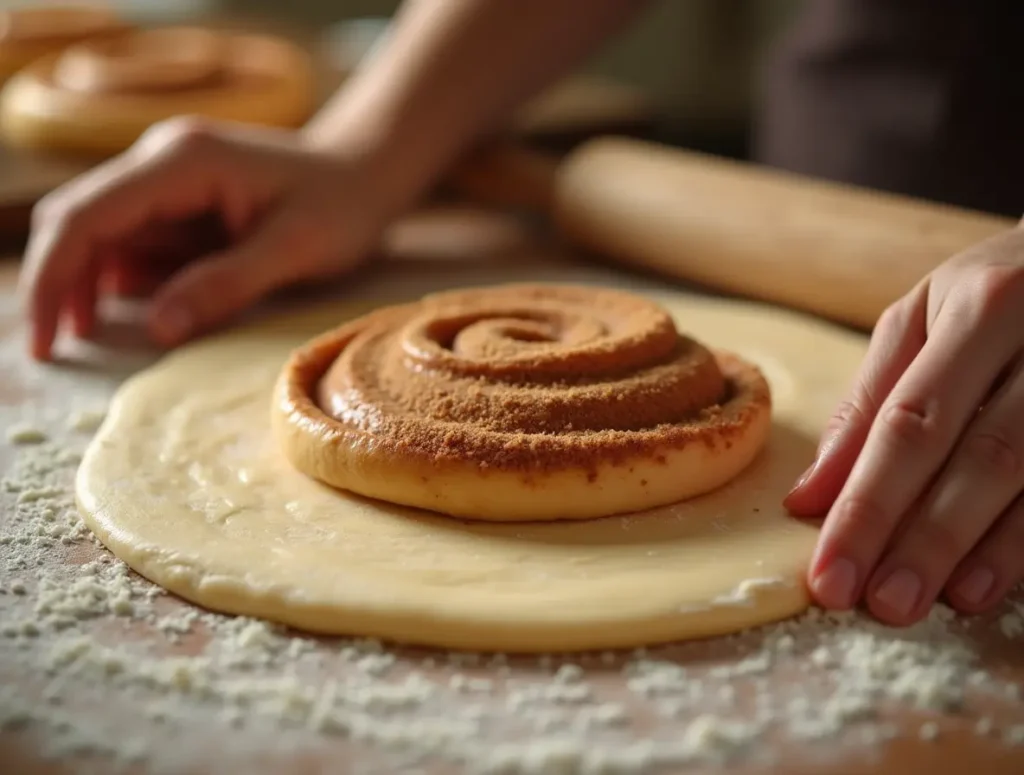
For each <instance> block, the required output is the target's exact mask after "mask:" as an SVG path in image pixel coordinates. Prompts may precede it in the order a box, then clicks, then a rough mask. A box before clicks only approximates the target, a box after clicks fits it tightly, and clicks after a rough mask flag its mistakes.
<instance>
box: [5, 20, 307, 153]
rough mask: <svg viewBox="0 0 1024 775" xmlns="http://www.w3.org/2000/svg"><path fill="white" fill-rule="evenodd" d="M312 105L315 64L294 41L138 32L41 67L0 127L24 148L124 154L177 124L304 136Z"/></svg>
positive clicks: (204, 32)
mask: <svg viewBox="0 0 1024 775" xmlns="http://www.w3.org/2000/svg"><path fill="white" fill-rule="evenodd" d="M314 98H315V93H314V79H313V68H312V64H311V61H310V58H309V56H308V55H307V54H305V53H304V52H303V51H301V50H300V49H299V48H298V47H296V46H294V45H293V44H291V43H290V42H288V41H285V40H282V39H279V38H276V37H272V36H266V35H249V34H240V33H230V32H222V31H217V30H208V29H202V28H191V27H180V28H166V29H155V30H141V31H136V30H132V31H129V32H126V33H123V34H120V35H114V36H106V37H103V38H94V39H90V40H87V41H84V42H80V43H77V44H74V45H71V46H67V47H65V48H62V49H61V50H60V51H59V52H56V53H53V54H51V55H49V56H46V57H43V58H41V59H38V60H36V61H34V62H33V63H32V64H31V65H29V66H28V67H26V68H25V69H23V70H22V71H21V72H19V73H18V74H17V75H16V76H15V77H13V78H12V79H11V80H10V82H9V83H8V84H7V86H6V88H5V89H4V92H3V96H2V103H0V118H2V121H3V131H4V134H5V137H6V139H7V140H8V142H10V143H11V144H13V145H16V146H21V147H30V148H42V149H57V150H71V151H87V152H97V153H116V152H118V151H121V150H123V149H124V148H127V147H128V146H129V145H131V144H132V143H133V142H134V141H135V140H136V139H138V137H139V136H140V135H141V134H142V133H143V132H144V131H145V130H146V129H147V128H148V127H149V126H151V125H152V124H154V123H156V122H158V121H161V120H163V119H166V118H170V117H173V116H179V115H197V116H206V117H210V118H219V119H224V120H232V121H241V122H247V123H255V124H263V125H270V126H286V127H291V126H298V125H301V124H302V123H303V122H304V121H305V120H306V119H307V118H308V117H309V115H310V113H311V112H312V110H313V108H314Z"/></svg>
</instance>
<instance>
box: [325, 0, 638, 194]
mask: <svg viewBox="0 0 1024 775" xmlns="http://www.w3.org/2000/svg"><path fill="white" fill-rule="evenodd" d="M645 5H646V0H554V1H552V0H406V2H405V3H404V5H403V6H402V7H401V8H400V10H399V12H398V14H397V15H396V18H395V21H394V23H393V29H392V30H391V32H390V33H389V37H388V40H387V41H386V42H385V43H384V45H383V46H382V47H381V48H379V49H378V51H377V52H376V54H375V55H374V56H373V58H372V60H371V61H369V62H368V63H367V65H366V66H365V67H363V68H361V69H360V70H359V71H357V73H356V74H355V75H354V76H353V78H352V79H351V80H350V81H349V83H348V84H346V85H345V86H344V87H343V88H342V89H341V90H340V91H339V93H338V94H336V95H335V96H334V97H333V98H332V100H331V101H330V102H329V103H328V104H327V105H326V106H325V107H324V109H323V110H322V111H321V112H320V113H319V114H318V115H317V116H316V117H315V118H314V119H313V120H312V121H311V122H310V124H309V125H308V126H307V128H306V130H305V132H306V136H307V137H308V139H309V142H310V143H312V144H313V145H315V146H316V147H318V148H322V149H326V150H332V151H337V152H339V153H346V154H352V153H356V154H363V155H369V156H371V157H372V158H373V160H374V169H375V171H376V172H377V174H378V175H379V176H380V179H382V180H386V181H388V183H387V185H388V187H389V191H388V195H389V196H391V197H394V198H396V199H398V200H401V199H405V198H409V197H414V196H416V195H417V194H418V193H419V192H420V191H422V190H423V189H424V188H426V187H428V186H430V185H431V183H432V182H433V181H434V180H435V178H436V177H437V176H438V175H439V174H440V173H441V172H442V171H443V170H444V169H445V168H446V167H447V165H449V164H450V163H451V162H452V161H453V160H454V158H455V157H457V156H458V155H459V154H460V153H461V152H462V151H463V150H464V149H466V148H467V146H468V145H470V144H471V143H473V142H474V141H475V140H476V139H477V138H479V137H480V136H481V135H482V134H484V133H486V132H488V131H490V130H492V129H494V128H496V127H498V126H500V124H501V122H503V121H505V120H507V118H508V117H509V116H510V114H511V113H512V112H513V111H514V110H515V109H516V108H517V107H518V106H519V105H521V104H522V103H523V102H524V101H526V100H528V99H529V98H531V97H532V96H533V95H534V94H536V93H537V92H539V91H540V90H542V89H543V88H545V87H546V86H547V85H549V84H550V83H552V82H553V81H555V80H556V79H558V78H559V77H561V76H562V75H564V74H565V73H566V72H567V71H569V70H570V69H571V68H572V67H573V66H575V65H576V64H578V63H579V62H581V61H582V60H583V59H584V58H585V57H586V56H587V55H589V54H590V53H592V52H593V51H594V50H595V49H596V48H597V47H598V46H599V45H600V44H601V43H602V42H604V41H605V40H606V39H608V38H609V37H610V36H611V35H612V34H613V33H614V32H616V31H618V30H620V29H621V28H622V27H623V26H624V25H625V24H626V22H627V21H629V19H630V18H631V17H632V16H633V15H634V13H635V12H636V11H637V10H638V9H640V8H642V7H644V6H645Z"/></svg>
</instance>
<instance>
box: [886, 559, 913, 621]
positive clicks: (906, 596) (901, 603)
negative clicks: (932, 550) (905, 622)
mask: <svg viewBox="0 0 1024 775" xmlns="http://www.w3.org/2000/svg"><path fill="white" fill-rule="evenodd" d="M920 594H921V579H920V578H919V577H918V575H917V574H916V573H914V572H913V571H909V570H906V569H905V568H901V569H900V570H897V571H893V572H892V573H891V574H890V575H889V577H888V578H887V579H886V580H885V581H884V582H882V586H880V587H879V588H878V591H877V592H875V599H876V600H878V602H880V603H882V604H883V605H885V606H886V607H887V608H890V609H892V610H893V611H894V612H895V613H897V614H899V615H900V616H907V615H908V614H909V613H910V612H911V611H913V610H914V606H915V605H916V604H917V598H918V595H920Z"/></svg>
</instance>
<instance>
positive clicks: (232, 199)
mask: <svg viewBox="0 0 1024 775" xmlns="http://www.w3.org/2000/svg"><path fill="white" fill-rule="evenodd" d="M370 178H371V176H370V175H369V174H366V173H365V172H364V171H362V170H361V169H360V165H359V164H358V163H357V162H354V161H351V160H347V159H345V158H344V157H342V156H340V155H335V156H327V155H326V154H323V153H320V152H317V151H314V150H311V149H310V148H308V147H306V146H304V145H303V144H302V141H301V140H300V137H299V135H298V134H297V133H291V132H282V131H277V130H268V129H260V128H255V127H243V126H236V125H229V124H220V123H208V122H198V121H196V120H193V119H176V120H172V121H169V122H165V123H162V124H158V125H156V126H154V127H153V128H152V129H151V130H150V131H149V132H148V133H147V134H146V135H145V136H144V137H143V138H141V139H140V140H139V141H138V142H137V143H136V144H135V145H134V146H133V147H132V148H131V149H130V150H129V151H127V152H126V153H124V154H122V155H120V156H118V157H116V158H114V159H112V160H110V161H108V162H106V163H104V164H102V165H100V166H98V167H97V168H95V169H94V170H92V171H90V172H88V173H86V174H84V175H82V176H81V177H79V178H77V179H75V180H73V181H71V182H70V183H68V184H67V185H65V186H63V187H61V188H59V189H57V190H56V191H54V192H53V193H51V194H50V195H48V196H47V197H45V198H44V199H43V200H42V201H41V202H40V203H39V205H38V206H37V207H36V209H35V211H34V212H33V229H32V235H31V238H30V241H29V245H28V250H27V252H26V256H25V263H24V267H23V270H22V276H21V289H20V290H21V293H22V296H23V298H24V300H25V303H26V305H27V314H28V318H29V322H30V326H31V329H32V341H31V350H32V354H33V356H34V357H36V358H38V359H42V360H47V359H49V358H50V357H51V356H52V348H53V344H54V340H55V338H56V335H57V332H58V328H59V323H60V321H61V318H62V317H63V316H65V315H68V316H69V317H70V321H71V325H72V329H73V331H74V333H75V334H76V335H77V336H80V337H88V336H89V335H90V334H91V333H92V331H93V329H94V327H95V323H96V315H97V312H96V308H97V301H98V297H99V296H100V295H101V294H102V293H103V292H106V291H109V290H111V289H113V290H114V291H115V292H117V291H135V290H139V289H146V290H153V295H152V298H151V299H150V302H149V307H148V310H147V330H148V332H149V334H150V336H151V337H152V338H153V339H154V340H156V341H157V342H158V343H160V344H163V345H167V346H171V345H176V344H179V343H181V342H183V341H185V340H187V339H189V338H191V337H193V336H195V335H197V334H200V333H202V332H204V331H206V330H209V329H210V328H212V327H215V326H217V325H220V324H222V323H225V322H226V321H228V320H229V319H230V318H231V317H233V316H234V315H236V314H238V313H240V312H242V311H243V310H245V309H246V308H247V307H250V306H251V305H253V304H255V303H256V302H257V301H258V300H259V299H261V298H262V297H264V296H265V295H267V294H268V293H270V292H271V291H273V290H275V289H277V288H280V287H282V286H284V285H288V284H291V283H295V282H298V281H303V280H309V279H313V278H320V277H326V276H329V275H335V274H338V273H341V272H344V271H346V270H349V269H352V268H353V267H354V266H355V265H356V264H357V263H358V262H359V261H360V260H361V259H362V258H363V257H364V256H365V255H366V254H367V253H368V252H369V250H370V248H371V247H372V246H373V244H374V242H375V241H376V239H377V237H378V235H379V233H380V231H381V230H382V229H383V227H384V225H385V222H386V220H387V217H388V214H387V213H386V212H385V210H386V207H385V206H384V205H383V197H382V196H376V193H375V190H374V188H373V184H374V183H373V181H372V180H371V179H370Z"/></svg>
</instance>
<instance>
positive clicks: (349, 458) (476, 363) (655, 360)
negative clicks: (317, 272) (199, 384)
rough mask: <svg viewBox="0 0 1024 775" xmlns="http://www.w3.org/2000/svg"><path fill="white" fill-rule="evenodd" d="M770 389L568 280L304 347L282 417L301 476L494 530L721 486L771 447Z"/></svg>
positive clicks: (731, 363)
mask: <svg viewBox="0 0 1024 775" xmlns="http://www.w3.org/2000/svg"><path fill="white" fill-rule="evenodd" d="M770 419H771V399H770V391H769V388H768V384H767V381H766V380H765V378H764V376H763V375H762V374H761V372H760V371H759V370H758V369H757V368H756V367H755V366H754V365H752V364H750V363H747V362H745V361H743V360H741V359H740V358H738V357H737V356H735V355H732V354H729V353H724V352H713V351H711V350H709V349H708V348H706V347H705V346H703V345H702V344H700V343H699V342H696V341H694V340H693V339H691V338H689V337H687V336H685V335H684V334H682V333H680V332H679V331H678V330H677V329H676V326H675V324H674V322H673V319H672V317H671V316H670V315H669V313H668V312H667V311H666V310H664V309H662V308H661V307H660V306H659V305H657V304H655V303H654V302H652V301H649V300H647V299H645V298H643V297H641V296H638V295H634V294H629V293H623V292H619V291H613V290H606V289H598V288H588V287H573V286H561V285H510V286H498V287H493V288H481V289H471V290H459V291H452V292H446V293H441V294H435V295H431V296H427V297H425V298H423V299H422V300H421V301H419V302H416V303H412V304H404V305H400V306H392V307H386V308H382V309H379V310H377V311H375V312H372V313H370V314H368V315H365V316H363V317H360V318H358V319H356V320H353V321H351V322H349V323H346V324H344V325H342V326H340V327H339V328H337V329H335V330H333V331H329V332H327V333H325V334H323V335H321V336H320V337H318V338H316V339H314V340H312V341H311V342H309V343H307V344H306V345H305V346H303V347H301V348H300V349H299V350H297V351H296V352H295V353H294V354H293V355H292V356H291V358H290V359H289V360H288V362H287V363H286V365H285V366H284V368H283V370H282V372H281V375H280V377H279V380H278V383H277V385H276V388H275V393H274V404H273V424H274V429H275V433H276V436H277V438H278V440H279V443H280V445H281V447H282V449H283V451H284V454H285V456H286V457H287V459H288V460H289V461H290V462H291V463H292V464H293V465H294V466H295V467H296V468H297V469H298V470H299V471H301V472H303V473H305V474H306V475H308V476H310V477H312V478H314V479H317V480H319V481H321V482H323V483H325V484H328V485H331V486H333V487H336V488H341V489H345V490H348V491H351V492H354V493H357V494H359V495H363V496H367V497H372V498H377V499H382V500H386V501H390V502H393V503H398V504H402V505H406V506H414V507H419V508H423V509H429V510H432V511H437V512H442V513H445V514H449V515H453V516H457V517H465V518H473V519H481V520H495V521H517V520H556V519H585V518H593V517H601V516H607V515H612V514H620V513H627V512H632V511H638V510H642V509H647V508H652V507H654V506H659V505H664V504H668V503H673V502H676V501H680V500H684V499H687V498H691V497H694V496H697V495H700V494H702V493H706V492H709V491H711V490H713V489H716V488H718V487H720V486H722V485H723V484H725V483H726V482H728V481H729V480H731V479H732V478H734V477H735V476H736V475H737V474H739V473H740V472H741V471H742V470H743V469H744V468H745V467H746V466H747V465H748V464H749V463H750V462H751V461H752V460H753V459H754V457H755V456H756V455H757V453H758V452H759V450H760V449H761V448H762V446H763V445H764V443H765V441H766V439H767V437H768V433H769V429H770Z"/></svg>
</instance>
